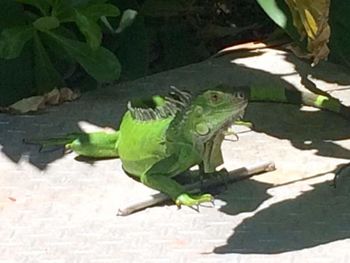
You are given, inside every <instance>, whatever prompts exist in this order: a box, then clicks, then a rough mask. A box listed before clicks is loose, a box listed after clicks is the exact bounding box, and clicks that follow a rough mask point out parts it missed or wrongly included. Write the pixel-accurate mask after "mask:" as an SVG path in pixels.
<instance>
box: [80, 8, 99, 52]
mask: <svg viewBox="0 0 350 263" xmlns="http://www.w3.org/2000/svg"><path fill="white" fill-rule="evenodd" d="M75 23H76V24H77V26H78V28H79V30H80V32H81V33H83V35H84V36H85V39H86V41H87V43H88V44H89V46H90V47H91V48H92V49H97V48H98V47H99V46H100V44H101V39H102V32H101V28H100V26H99V25H98V24H97V23H96V22H95V21H94V20H93V19H91V18H90V17H87V16H84V15H83V14H81V13H80V12H78V11H77V10H76V11H75Z"/></svg>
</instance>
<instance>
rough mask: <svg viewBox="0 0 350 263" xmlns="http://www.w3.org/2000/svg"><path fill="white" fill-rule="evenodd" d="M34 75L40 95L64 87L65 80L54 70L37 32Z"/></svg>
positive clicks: (35, 37) (35, 36)
mask: <svg viewBox="0 0 350 263" xmlns="http://www.w3.org/2000/svg"><path fill="white" fill-rule="evenodd" d="M34 74H35V86H36V88H37V91H38V93H39V94H44V93H46V92H48V91H50V90H52V89H53V88H55V87H58V86H62V85H63V80H62V79H61V77H60V75H59V73H58V72H57V70H56V69H55V68H54V66H53V64H52V62H51V60H50V58H49V56H48V54H47V52H46V50H45V48H44V46H43V44H42V42H41V40H40V38H39V36H38V33H36V32H35V34H34Z"/></svg>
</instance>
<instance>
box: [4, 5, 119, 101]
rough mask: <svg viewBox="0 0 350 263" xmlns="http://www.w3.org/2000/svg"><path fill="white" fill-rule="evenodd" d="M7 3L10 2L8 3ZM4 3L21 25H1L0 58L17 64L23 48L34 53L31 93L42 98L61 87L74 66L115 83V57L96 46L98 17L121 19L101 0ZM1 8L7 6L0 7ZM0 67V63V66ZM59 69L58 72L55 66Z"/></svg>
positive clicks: (97, 41)
mask: <svg viewBox="0 0 350 263" xmlns="http://www.w3.org/2000/svg"><path fill="white" fill-rule="evenodd" d="M5 2H8V0H5ZM10 2H12V1H11V0H10ZM16 2H17V3H9V2H8V3H7V4H8V5H9V6H11V7H12V8H14V9H16V10H17V14H16V15H17V18H18V17H19V16H20V17H21V19H22V22H21V23H19V24H16V23H4V24H3V25H1V24H0V30H1V29H3V30H2V32H1V35H0V58H2V59H4V60H9V61H11V60H14V59H18V58H19V57H20V56H21V55H22V54H23V52H24V50H25V49H26V47H27V46H28V47H29V48H31V50H32V54H33V60H32V63H33V68H34V72H33V73H34V79H33V82H34V85H33V86H34V89H35V92H34V93H37V94H43V93H45V92H48V91H50V90H51V89H53V88H54V87H57V86H63V85H64V75H65V74H67V73H68V72H67V71H69V70H67V68H68V69H70V68H72V67H74V65H75V64H76V63H78V64H80V66H81V67H82V68H83V69H84V70H85V71H86V72H87V73H88V74H89V75H90V76H92V77H93V78H94V79H95V80H97V81H100V82H105V81H113V80H116V79H118V78H119V76H120V72H121V66H120V63H119V60H118V59H117V57H116V56H115V55H114V54H113V53H112V52H111V51H109V50H108V49H106V48H104V47H102V46H101V41H102V29H101V25H100V24H99V23H98V22H99V20H100V19H101V18H103V19H104V20H105V21H107V17H117V16H119V15H120V11H119V9H118V8H117V7H116V6H115V5H112V4H109V3H106V2H107V1H106V0H16ZM5 4H6V3H5ZM0 64H1V63H0ZM60 65H61V67H60Z"/></svg>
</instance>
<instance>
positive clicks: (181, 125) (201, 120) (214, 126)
mask: <svg viewBox="0 0 350 263" xmlns="http://www.w3.org/2000/svg"><path fill="white" fill-rule="evenodd" d="M246 106H247V97H246V94H245V93H244V92H243V91H232V92H230V93H226V92H222V91H219V90H208V91H205V92H204V93H202V94H200V95H198V96H197V97H195V98H194V99H193V100H192V101H191V102H190V103H189V105H188V106H187V107H185V108H184V109H183V110H181V111H178V112H177V114H176V117H175V119H174V120H173V122H172V123H171V125H170V127H169V133H168V135H169V136H170V137H173V139H174V136H175V138H176V135H180V134H181V135H180V136H182V137H183V138H186V139H187V140H192V141H193V140H194V139H195V140H196V141H198V140H200V141H201V142H202V143H205V142H207V141H208V140H210V139H211V138H213V137H214V136H215V135H216V134H217V133H218V132H222V131H223V130H226V129H227V128H228V126H230V125H231V124H232V123H233V121H234V120H236V119H237V118H240V117H242V116H243V114H244V110H245V108H246Z"/></svg>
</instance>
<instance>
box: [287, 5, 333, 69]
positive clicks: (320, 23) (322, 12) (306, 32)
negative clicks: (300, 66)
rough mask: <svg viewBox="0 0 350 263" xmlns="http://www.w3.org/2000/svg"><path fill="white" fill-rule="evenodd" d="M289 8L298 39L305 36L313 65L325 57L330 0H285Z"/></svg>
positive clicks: (328, 34) (328, 29)
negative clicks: (298, 35)
mask: <svg viewBox="0 0 350 263" xmlns="http://www.w3.org/2000/svg"><path fill="white" fill-rule="evenodd" d="M285 1H286V3H287V4H288V6H289V9H290V10H291V13H292V17H293V23H294V26H295V27H296V28H297V30H298V32H299V34H300V39H301V40H303V39H304V38H305V37H306V38H307V50H308V52H309V53H310V56H311V57H312V58H313V65H316V64H317V63H318V62H319V61H320V60H323V59H327V57H328V54H329V48H328V45H327V44H328V42H329V37H330V27H329V24H328V15H329V6H330V0H319V1H312V0H285Z"/></svg>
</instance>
